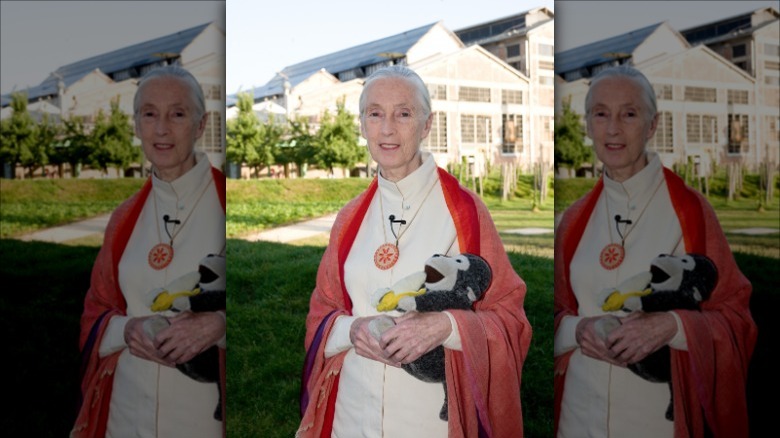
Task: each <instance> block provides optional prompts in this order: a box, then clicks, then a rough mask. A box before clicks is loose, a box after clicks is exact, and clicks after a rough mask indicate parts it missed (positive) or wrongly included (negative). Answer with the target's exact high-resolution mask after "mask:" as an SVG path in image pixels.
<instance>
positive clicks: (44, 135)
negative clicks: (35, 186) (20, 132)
mask: <svg viewBox="0 0 780 438" xmlns="http://www.w3.org/2000/svg"><path fill="white" fill-rule="evenodd" d="M60 129H61V128H60V125H59V124H55V123H53V122H52V121H51V120H50V119H49V115H48V114H46V113H44V114H43V116H42V117H41V121H40V122H39V123H38V124H37V125H36V126H35V131H34V135H33V143H32V147H31V148H30V152H31V154H30V160H29V161H28V162H27V165H26V167H27V169H28V172H29V175H30V177H32V176H33V173H35V170H36V169H38V168H39V167H42V166H45V165H47V164H49V163H51V162H52V159H51V158H52V155H54V144H55V141H56V140H57V137H59V134H60ZM23 165H24V164H23Z"/></svg>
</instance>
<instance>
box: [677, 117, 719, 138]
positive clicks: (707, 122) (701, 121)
mask: <svg viewBox="0 0 780 438" xmlns="http://www.w3.org/2000/svg"><path fill="white" fill-rule="evenodd" d="M685 132H686V133H687V134H688V137H687V140H688V143H709V144H716V143H717V142H718V118H717V117H715V116H708V115H699V114H688V115H686V117H685Z"/></svg>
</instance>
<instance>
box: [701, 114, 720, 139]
mask: <svg viewBox="0 0 780 438" xmlns="http://www.w3.org/2000/svg"><path fill="white" fill-rule="evenodd" d="M701 141H702V143H710V144H718V117H717V116H701Z"/></svg>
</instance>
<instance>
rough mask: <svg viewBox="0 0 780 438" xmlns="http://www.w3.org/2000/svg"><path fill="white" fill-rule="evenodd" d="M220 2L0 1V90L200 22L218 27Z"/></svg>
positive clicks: (32, 82) (221, 10)
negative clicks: (214, 23) (215, 23)
mask: <svg viewBox="0 0 780 438" xmlns="http://www.w3.org/2000/svg"><path fill="white" fill-rule="evenodd" d="M224 19H225V2H224V1H188V2H183V1H162V2H152V1H105V2H100V1H92V2H88V1H24V2H23V1H7V0H2V1H0V93H2V94H6V93H9V92H11V91H12V90H13V89H14V87H16V90H21V89H24V88H25V87H26V86H28V85H29V86H34V85H38V84H40V83H41V82H42V81H43V80H44V79H46V78H47V77H48V76H49V74H50V73H51V72H53V71H54V70H56V69H57V68H59V67H61V66H63V65H67V64H70V63H72V62H76V61H80V60H82V59H85V58H89V57H91V56H94V55H99V54H102V53H106V52H110V51H112V50H116V49H121V48H123V47H126V46H129V45H133V44H136V43H140V42H143V41H148V40H150V39H154V38H157V37H161V36H164V35H169V34H172V33H175V32H178V31H180V30H184V29H188V28H190V27H194V26H197V25H200V24H205V23H209V22H211V21H215V20H216V21H217V22H218V23H219V25H220V27H223V23H224Z"/></svg>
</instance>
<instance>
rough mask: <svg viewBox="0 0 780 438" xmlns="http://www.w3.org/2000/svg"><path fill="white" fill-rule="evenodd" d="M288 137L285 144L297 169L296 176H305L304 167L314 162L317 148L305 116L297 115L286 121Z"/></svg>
mask: <svg viewBox="0 0 780 438" xmlns="http://www.w3.org/2000/svg"><path fill="white" fill-rule="evenodd" d="M288 124H289V127H290V129H289V138H288V142H287V145H284V144H283V147H284V146H287V147H289V150H290V155H291V156H292V162H293V163H295V167H296V169H297V170H298V176H300V177H304V176H306V167H307V166H308V165H309V164H314V163H315V162H316V160H315V155H316V153H317V148H316V145H315V140H316V139H315V136H314V135H312V133H311V129H310V128H309V121H308V119H307V118H306V117H303V116H298V117H296V118H295V119H292V120H290V121H289V122H288Z"/></svg>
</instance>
